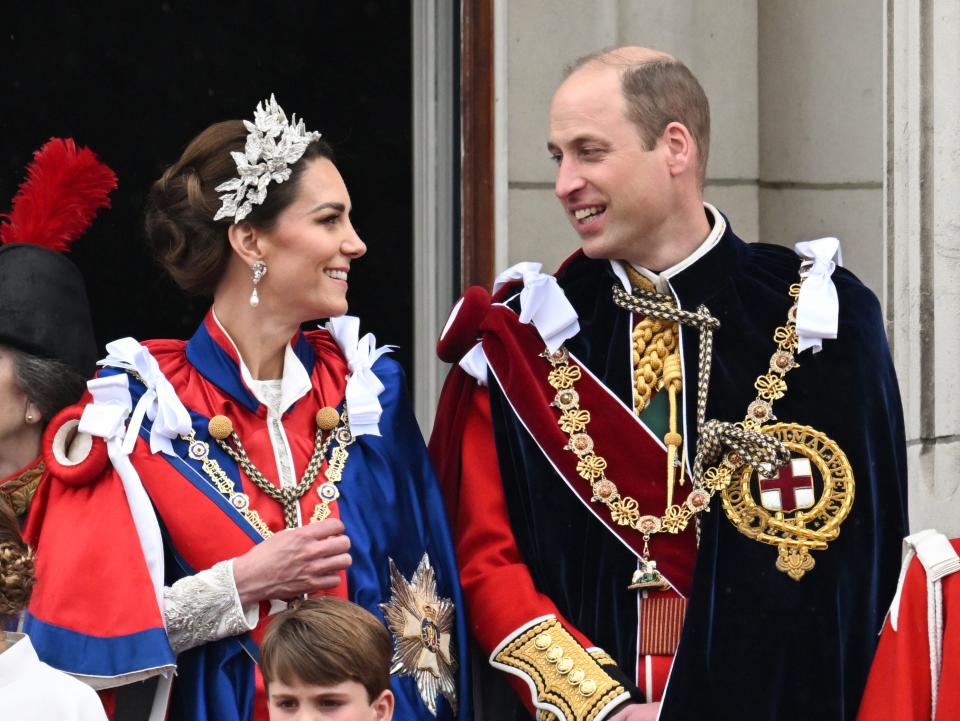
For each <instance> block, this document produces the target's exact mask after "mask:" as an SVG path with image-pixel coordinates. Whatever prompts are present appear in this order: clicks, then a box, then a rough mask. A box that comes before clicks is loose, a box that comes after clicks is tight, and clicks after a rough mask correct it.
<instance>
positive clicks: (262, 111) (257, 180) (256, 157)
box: [213, 94, 320, 223]
mask: <svg viewBox="0 0 960 721" xmlns="http://www.w3.org/2000/svg"><path fill="white" fill-rule="evenodd" d="M243 124H244V125H245V126H246V128H247V131H248V134H247V144H246V147H244V150H243V152H242V153H237V152H233V153H230V155H231V156H232V157H233V162H235V163H236V164H237V173H238V174H239V177H237V178H232V179H230V180H228V181H227V182H225V183H220V185H218V186H217V187H216V191H217V192H218V193H223V195H221V196H220V200H221V201H222V203H223V204H222V205H221V206H220V210H218V211H217V214H216V215H215V216H213V219H214V220H220V219H221V218H233V222H234V223H239V222H240V221H241V220H243V219H244V218H246V217H247V216H248V215H249V214H250V211H252V210H253V206H254V205H260V204H261V203H263V201H264V200H265V199H266V197H267V186H268V185H269V184H270V182H271V181H273V182H275V183H282V182H283V181H285V180H288V179H289V178H290V166H291V165H293V164H294V163H296V162H297V161H298V160H300V158H302V157H303V154H304V153H305V152H306V150H307V146H308V145H310V143H312V142H313V141H315V140H319V139H320V133H318V132H316V131H309V132H308V131H307V130H306V128H305V127H304V124H303V120H302V119H301V120H297V114H296V113H294V114H293V115H292V116H290V121H289V122H288V121H287V114H286V113H284V112H283V108H281V107H280V106H279V105H277V100H276V98H274V97H273V94H271V95H270V100H264V101H263V102H260V103H258V104H257V109H256V110H255V111H254V113H253V122H252V123H251V122H250V121H249V120H244V121H243Z"/></svg>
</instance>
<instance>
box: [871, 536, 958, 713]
mask: <svg viewBox="0 0 960 721" xmlns="http://www.w3.org/2000/svg"><path fill="white" fill-rule="evenodd" d="M951 543H952V544H953V547H954V549H955V550H958V551H960V540H953V541H952V542H951ZM941 584H942V585H941V590H942V597H943V612H942V618H943V620H944V623H943V653H942V661H941V666H940V678H939V681H938V682H937V689H938V694H937V700H936V716H935V718H936V719H937V721H947V720H948V719H950V720H953V719H958V718H960V574H957V573H954V574H951V575H949V576H946V577H944V578H943V579H942V581H941ZM930 667H931V663H930V629H929V626H928V594H927V575H926V572H925V571H924V568H923V565H922V564H921V563H920V561H919V559H917V558H914V559H913V560H912V561H911V563H910V566H909V567H908V569H907V575H906V579H905V580H904V584H903V590H902V592H901V597H900V610H899V618H898V623H897V629H896V630H894V629H893V625H892V624H891V620H890V618H888V619H887V621H886V622H885V623H884V627H883V634H882V635H881V637H880V645H879V646H878V648H877V655H876V657H875V658H874V661H873V666H872V667H871V669H870V677H869V679H868V681H867V688H866V691H865V692H864V697H863V701H862V703H861V705H860V711H859V714H858V715H857V720H858V721H881V720H882V721H887V720H888V719H897V721H928V720H929V719H930V718H931V716H932V713H933V693H932V687H933V683H934V680H933V679H932V677H931V670H930Z"/></svg>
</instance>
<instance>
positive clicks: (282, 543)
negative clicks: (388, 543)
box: [233, 518, 350, 606]
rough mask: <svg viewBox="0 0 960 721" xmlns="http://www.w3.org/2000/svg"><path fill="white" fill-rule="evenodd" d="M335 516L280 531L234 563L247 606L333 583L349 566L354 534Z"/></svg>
mask: <svg viewBox="0 0 960 721" xmlns="http://www.w3.org/2000/svg"><path fill="white" fill-rule="evenodd" d="M343 530H344V529H343V524H342V523H341V522H340V521H339V520H338V519H336V518H328V519H327V520H325V521H320V522H319V523H311V524H310V525H308V526H304V527H303V528H291V529H286V530H283V531H280V532H279V533H276V534H274V535H273V536H271V537H270V538H267V539H266V540H264V541H262V542H261V543H259V544H257V545H256V546H254V547H253V548H251V549H250V550H249V551H247V552H246V553H245V554H243V555H242V556H240V557H238V558H236V559H235V560H234V562H233V578H234V580H235V581H236V584H237V591H238V592H239V594H240V603H241V604H243V605H244V606H246V605H247V604H249V603H256V602H259V601H263V600H265V599H270V598H277V599H286V598H294V597H296V596H302V595H303V594H305V593H313V592H314V591H322V590H324V589H329V588H333V587H334V586H336V585H337V584H339V583H340V576H339V575H338V572H339V571H341V570H343V569H344V568H346V567H347V566H349V565H350V554H349V553H347V551H349V550H350V539H349V538H347V537H346V536H344V535H342V534H343Z"/></svg>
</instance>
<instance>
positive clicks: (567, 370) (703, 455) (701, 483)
mask: <svg viewBox="0 0 960 721" xmlns="http://www.w3.org/2000/svg"><path fill="white" fill-rule="evenodd" d="M799 292H800V285H799V284H794V285H793V286H791V288H790V296H791V298H793V299H794V304H793V305H792V306H791V308H790V311H789V313H788V317H787V323H786V324H785V325H783V326H781V327H779V328H777V329H776V331H775V332H774V340H775V342H776V343H777V344H778V349H777V351H776V352H775V353H774V354H773V356H772V357H771V359H770V364H769V369H768V371H767V372H766V373H764V374H762V375H761V376H759V377H758V378H757V380H756V382H755V383H754V386H755V388H756V389H757V398H756V399H755V400H754V401H753V402H752V403H751V404H750V406H749V407H748V411H747V417H746V418H745V419H744V421H743V422H742V423H740V424H728V425H736V426H738V427H739V428H741V429H742V430H744V431H747V432H748V433H750V432H757V431H759V428H760V424H761V423H763V422H764V421H765V420H768V419H770V418H772V417H773V414H772V402H773V401H774V400H776V399H779V398H782V397H783V395H784V394H785V393H786V382H785V381H784V380H783V376H784V375H786V373H787V372H789V371H790V370H791V369H792V368H794V367H796V365H797V364H796V360H795V358H794V354H795V352H796V348H797V335H796V298H797V297H798V296H799ZM613 295H614V302H615V303H616V304H617V305H619V306H620V307H622V308H625V309H626V310H630V311H631V312H635V313H643V314H644V315H647V316H658V317H659V316H661V315H662V316H663V317H666V318H667V319H668V320H674V321H677V322H685V323H689V324H691V325H695V326H696V327H698V328H699V329H700V331H701V343H700V362H699V368H698V371H699V372H698V379H697V380H698V382H697V411H698V412H697V425H698V431H699V433H698V444H697V445H698V449H697V455H696V459H697V460H696V463H695V465H694V473H693V489H692V490H691V491H690V493H689V495H688V496H687V498H686V500H684V501H683V503H672V502H668V503H667V505H666V506H665V508H664V511H663V513H662V514H661V515H659V516H657V515H653V514H644V513H641V509H640V507H639V503H638V502H637V500H636V499H635V498H633V497H631V496H624V495H623V494H621V493H620V491H619V489H618V487H617V485H616V483H615V482H614V481H613V480H611V479H610V478H608V477H607V475H606V469H607V465H608V464H607V460H606V459H605V458H604V457H603V456H601V455H600V454H598V453H597V452H596V443H595V441H594V439H593V437H591V436H590V435H589V433H587V428H588V426H589V424H590V420H591V416H590V411H589V410H587V409H584V408H582V407H581V406H580V395H579V393H578V392H577V390H576V384H577V382H578V381H579V380H580V378H581V377H582V373H581V370H580V367H579V366H576V365H571V364H570V355H569V352H568V351H567V349H566V348H565V347H563V346H561V347H560V348H559V349H557V350H556V351H555V352H552V353H551V352H550V351H549V350H545V351H544V353H543V354H542V355H543V357H544V358H546V359H547V361H548V362H549V363H550V365H551V367H552V370H551V371H550V373H549V375H548V377H547V382H548V383H549V384H550V386H551V387H552V388H553V389H554V390H555V391H556V394H555V396H554V399H553V401H552V402H551V406H553V407H555V408H557V409H559V411H560V415H559V417H558V419H557V424H558V425H559V426H560V428H561V430H562V431H563V432H564V433H566V434H567V436H568V440H567V444H566V445H565V446H564V450H568V451H570V452H572V453H574V454H575V455H576V456H577V458H578V461H577V474H578V475H579V476H580V477H581V478H583V479H584V480H586V481H587V482H589V483H590V485H591V489H592V491H593V496H592V498H591V501H593V502H599V503H602V504H604V505H605V506H606V507H607V508H608V509H609V511H610V517H611V520H612V521H613V522H614V523H616V524H617V525H619V526H628V527H630V528H633V529H634V530H636V531H638V532H640V533H641V534H642V535H643V540H644V544H645V545H646V544H647V543H648V542H649V540H650V537H651V536H652V535H654V534H656V533H661V532H667V533H674V534H676V533H680V532H682V531H683V530H684V529H685V528H686V527H687V525H688V524H689V521H690V519H691V518H692V517H694V516H695V515H696V514H697V513H700V512H701V511H703V510H709V506H710V501H711V499H712V497H713V495H714V494H715V493H716V492H717V491H719V490H721V489H722V488H724V487H726V485H727V484H728V483H729V481H730V478H731V475H732V472H733V470H734V469H736V468H739V467H741V466H742V465H743V458H744V456H745V455H749V456H750V457H755V456H756V455H757V454H756V453H755V452H754V453H751V447H750V444H749V443H746V444H743V443H737V441H736V439H733V442H730V440H731V439H730V438H728V437H724V438H723V439H722V440H723V442H724V443H726V444H727V445H731V446H733V447H734V451H732V452H731V453H730V454H727V456H726V457H724V458H723V460H722V462H721V463H720V464H719V465H717V466H713V467H711V468H708V469H707V471H706V472H703V471H702V467H703V463H704V461H705V459H707V458H709V457H710V455H711V454H710V453H709V451H710V450H711V449H710V448H709V436H710V435H711V434H710V432H709V431H710V429H711V428H715V427H716V426H715V425H708V423H707V422H706V421H705V411H706V400H707V393H708V390H709V385H708V384H709V375H710V366H711V361H712V358H711V356H712V337H713V336H712V331H713V330H714V329H715V328H717V327H719V323H718V321H716V319H714V318H712V317H711V316H710V315H709V311H708V310H707V309H706V308H705V307H703V306H701V307H700V308H698V311H697V313H690V312H688V311H682V310H680V309H677V308H675V307H672V306H670V305H668V304H665V303H663V302H662V301H661V299H662V296H658V295H657V294H655V293H650V292H643V291H641V292H640V293H639V294H638V295H630V294H627V293H626V292H625V291H623V289H622V288H619V287H618V286H614V288H613ZM710 424H715V422H713V421H711V422H710ZM705 430H706V431H707V433H704V431H705ZM772 443H773V447H774V457H778V456H779V455H782V446H780V447H779V448H777V444H776V441H775V440H773V441H772ZM701 444H704V446H706V447H704V446H702V445H701ZM738 446H739V447H738ZM668 495H669V494H668ZM669 500H670V501H672V498H670V499H669Z"/></svg>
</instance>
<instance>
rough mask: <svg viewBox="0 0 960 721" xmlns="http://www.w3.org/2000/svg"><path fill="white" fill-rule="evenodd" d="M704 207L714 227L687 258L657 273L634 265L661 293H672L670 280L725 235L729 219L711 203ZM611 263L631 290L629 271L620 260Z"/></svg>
mask: <svg viewBox="0 0 960 721" xmlns="http://www.w3.org/2000/svg"><path fill="white" fill-rule="evenodd" d="M703 207H704V208H705V209H706V211H707V213H709V214H710V215H711V216H712V217H713V227H712V228H711V229H710V233H709V234H707V237H706V238H705V239H704V241H703V242H702V243H701V244H700V245H699V247H697V249H696V250H695V251H693V252H692V253H691V254H690V255H688V256H687V257H686V258H684V259H683V260H681V261H680V262H679V263H677V264H676V265H672V266H670V267H669V268H667V269H666V270H662V271H660V272H659V273H655V272H653V271H652V270H648V269H647V268H643V267H641V266H633V267H634V269H635V270H636V271H637V272H638V273H640V275H642V276H643V277H644V278H646V279H647V280H649V281H650V282H651V283H653V285H654V287H655V288H656V289H657V292H659V293H668V294H669V293H670V286H669V282H668V281H669V280H670V279H671V278H672V277H673V276H675V275H677V274H678V273H680V272H681V271H684V270H686V269H687V268H689V267H690V266H691V265H693V264H694V263H696V262H697V261H698V260H700V259H701V258H702V257H703V256H705V255H706V254H707V253H709V252H710V251H711V250H713V247H714V246H715V245H716V244H717V243H719V242H720V238H721V237H723V234H724V233H725V232H726V230H727V221H726V220H724V217H723V215H722V214H721V213H720V211H719V210H717V209H716V208H715V207H713V206H712V205H710V203H704V204H703ZM610 263H611V264H612V266H613V272H614V273H616V275H617V278H619V279H620V282H621V283H623V287H624V289H625V290H627V291H629V290H630V279H629V278H628V277H627V272H626V271H625V270H624V269H623V266H622V265H621V264H620V261H617V260H611V261H610Z"/></svg>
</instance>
